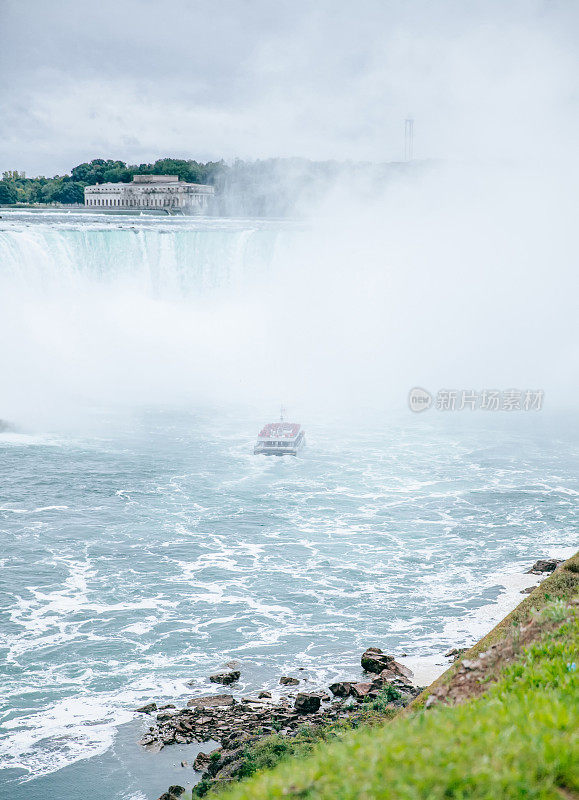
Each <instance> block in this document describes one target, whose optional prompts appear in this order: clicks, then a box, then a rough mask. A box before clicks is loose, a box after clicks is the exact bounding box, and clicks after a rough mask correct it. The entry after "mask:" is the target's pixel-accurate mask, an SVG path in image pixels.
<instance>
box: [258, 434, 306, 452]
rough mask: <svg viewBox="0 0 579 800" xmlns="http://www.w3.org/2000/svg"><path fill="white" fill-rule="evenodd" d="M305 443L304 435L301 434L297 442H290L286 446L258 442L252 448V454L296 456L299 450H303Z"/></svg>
mask: <svg viewBox="0 0 579 800" xmlns="http://www.w3.org/2000/svg"><path fill="white" fill-rule="evenodd" d="M305 444H306V438H305V436H302V437H301V439H300V440H299V441H298V442H295V443H292V444H291V445H289V446H286V447H271V446H269V445H267V444H266V443H265V442H258V443H257V444H256V445H255V447H254V448H253V455H254V456H297V454H298V453H299V452H300V450H303V448H304V446H305Z"/></svg>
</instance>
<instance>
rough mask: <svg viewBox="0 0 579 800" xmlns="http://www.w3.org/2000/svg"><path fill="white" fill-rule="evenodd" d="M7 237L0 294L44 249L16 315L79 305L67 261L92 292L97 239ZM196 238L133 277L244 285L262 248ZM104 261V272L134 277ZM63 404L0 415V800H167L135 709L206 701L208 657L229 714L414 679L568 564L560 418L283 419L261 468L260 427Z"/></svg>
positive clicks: (220, 408) (569, 432)
mask: <svg viewBox="0 0 579 800" xmlns="http://www.w3.org/2000/svg"><path fill="white" fill-rule="evenodd" d="M19 224H21V223H19V222H18V221H14V222H11V225H12V226H13V230H10V231H4V232H2V231H0V244H2V234H4V237H5V239H6V238H10V237H12V238H11V240H10V241H11V247H12V249H11V250H10V258H11V259H12V260H10V261H9V259H8V256H6V250H5V251H3V252H4V253H5V260H4V262H3V263H4V266H5V267H6V271H5V273H4V277H3V280H4V285H9V284H8V283H7V281H8V280H9V281H12V282H13V281H14V280H15V277H14V275H15V265H17V263H18V261H17V259H15V258H14V252H15V249H14V248H15V247H16V245H15V244H14V241H13V239H14V237H18V235H20V234H22V235H23V236H25V237H28V241H29V242H30V240H34V241H35V242H38V241H41V242H43V243H44V244H43V246H42V248H41V251H42V253H43V254H44V256H43V257H44V259H45V261H44V267H43V270H44V272H43V273H42V275H40V277H39V276H38V275H35V276H32V275H31V273H30V269H28V271H27V270H25V269H24V268H23V269H22V270H21V271H20V273H19V274H18V278H17V280H18V281H19V282H20V284H22V280H23V272H24V277H25V278H26V281H28V282H30V283H31V284H32V285H33V287H34V291H35V292H36V291H37V290H38V285H39V284H38V282H39V281H40V282H46V280H47V279H49V283H50V281H52V286H51V287H49V288H50V289H51V290H52V289H54V286H55V285H56V283H58V286H62V272H59V276H58V281H57V282H56V283H55V280H54V276H52V277H51V272H50V270H54V269H56V266H55V265H58V266H61V265H62V264H63V263H64V264H65V265H66V266H67V270H66V274H67V275H68V276H70V275H71V274H72V275H73V277H74V276H75V275H76V278H74V280H79V281H84V282H85V283H86V280H87V278H86V273H85V272H84V271H83V270H82V268H78V269H77V271H75V269H73V268H77V267H78V263H79V258H82V257H84V256H83V254H86V253H88V254H89V255H90V257H91V258H92V259H93V260H92V265H91V267H90V270H89V272H91V276H92V277H91V280H94V276H95V274H96V275H97V280H98V281H99V282H100V285H102V282H103V277H102V274H103V269H104V267H105V266H106V267H107V268H108V269H109V270H111V269H112V266H111V261H110V258H109V257H108V255H107V258H106V259H105V258H103V257H102V251H99V252H100V253H101V254H100V255H99V253H98V252H97V253H95V252H94V250H93V249H91V248H94V241H95V239H94V236H93V233H94V235H95V236H96V237H97V239H98V237H99V236H100V237H102V236H104V235H105V234H106V231H105V232H103V231H97V232H93V233H90V234H89V233H87V231H86V230H84V228H83V226H86V224H87V223H86V222H84V221H83V222H82V223H78V224H77V230H74V231H73V232H72V235H71V236H70V237H69V236H68V233H67V231H64V230H60V229H58V230H49V228H50V227H51V226H50V225H49V224H48V223H43V225H45V228H46V229H42V230H41V229H40V228H34V227H33V226H31V227H30V228H26V230H24V231H19V230H17V228H18V225H19ZM143 224H144V223H143ZM147 224H153V223H147ZM110 233H111V235H112V236H114V235H115V232H113V231H111V232H110ZM122 233H123V235H125V234H126V232H125V231H122ZM141 233H142V235H143V237H144V238H145V239H146V237H147V236H149V237H154V236H155V235H156V236H157V237H161V234H160V233H156V234H155V232H154V231H153V232H151V231H142V232H141ZM204 233H205V234H207V231H205V232H204ZM261 234H263V237H261ZM126 235H127V236H128V234H126ZM130 235H131V236H135V237H137V235H136V234H130ZM218 235H219V237H220V241H219V242H218V243H217V244H215V242H214V243H213V244H212V245H209V244H208V243H207V241H206V238H205V239H203V237H201V239H202V241H201V243H200V242H199V235H198V233H197V232H195V231H193V232H192V236H193V238H195V236H197V239H198V241H197V243H194V242H192V241H187V236H188V233H187V231H186V230H180V231H179V232H178V235H177V238H176V240H175V241H171V242H170V243H169V245H167V248H168V251H169V252H171V253H173V254H175V253H177V256H176V260H175V261H173V262H171V263H172V264H173V266H172V267H170V268H169V266H167V263H168V262H167V261H165V260H164V259H165V257H164V256H160V255H159V252H160V251H159V250H158V247H160V244H159V241H157V240H155V241H154V243H152V244H150V245H149V244H148V245H147V248H146V249H147V252H148V257H149V270H150V271H151V270H152V271H153V273H154V274H155V275H159V269H158V268H159V266H163V264H164V265H165V266H166V267H167V274H170V275H171V276H173V277H174V274H175V268H174V265H175V264H178V265H180V269H181V268H182V269H183V270H185V274H186V272H187V270H186V267H187V264H188V263H189V262H190V261H193V262H195V263H197V262H196V259H197V258H198V254H199V252H200V249H201V250H203V248H205V252H206V253H208V254H209V255H207V258H206V260H205V265H206V266H205V267H204V269H209V267H207V264H209V263H217V262H219V252H220V251H223V249H224V244H223V240H224V239H226V240H227V241H228V242H229V245H231V248H230V249H227V248H225V250H226V251H227V253H230V252H233V251H235V253H236V255H235V256H231V259H230V261H227V259H225V261H227V263H229V264H230V268H229V267H228V271H226V272H227V275H229V274H230V270H231V269H233V270H238V274H244V273H243V270H248V269H249V270H250V269H253V268H255V269H257V270H258V271H259V270H261V269H264V268H265V266H264V265H267V264H268V263H271V261H268V259H271V258H273V255H272V253H273V252H274V251H275V248H276V247H278V246H279V239H278V237H277V234H276V233H275V232H274V233H272V232H271V231H270V230H266V231H259V233H258V234H255V233H252V234H251V235H248V234H247V231H246V230H244V228H243V224H241V223H240V225H239V228H238V229H235V230H234V231H233V232H230V233H229V234H227V235H226V234H225V233H224V231H223V230H220V232H219V234H218ZM283 235H286V233H285V232H284V234H283ZM168 236H173V233H171V232H169V234H168ZM256 236H257V238H258V241H256ZM43 237H44V238H43ZM46 237H48V238H46ZM83 237H84V239H83ZM260 237H261V238H260ZM137 238H138V237H137ZM242 239H243V240H244V242H245V243H244V244H243V243H241V241H240V240H242ZM49 240H50V241H51V242H52V246H53V247H54V248H55V249H53V250H52V251H51V252H48V250H47V245H46V242H47V241H49ZM55 240H58V242H59V244H58V248H60V250H58V248H57V247H56V244H55ZM81 240H82V241H83V242H84V243H83V244H82V246H81V245H79V244H78V242H79V241H81ZM233 240H235V247H233V245H232V241H233ZM126 241H127V239H124V240H123V242H126ZM128 241H132V240H130V239H128ZM248 242H249V243H250V244H249V245H248ZM4 244H5V241H4ZM176 244H177V245H179V247H181V248H182V249H181V250H179V249H178V248H177V250H175V246H176ZM17 245H18V247H20V248H21V249H20V250H19V252H20V256H19V258H21V259H22V258H25V259H29V262H30V263H36V262H35V260H34V257H33V255H30V249H26V248H24V249H22V248H23V247H24V246H21V243H17ZM63 246H64V247H65V248H68V250H67V254H66V255H63V251H62V247H63ZM115 246H116V245H114V244H111V243H110V242H109V243H108V244H107V248H113V247H115ZM124 246H125V245H124V244H123V247H124ZM248 246H249V249H248ZM26 247H28V245H26ZM79 247H80V250H79V249H78V248H79ZM130 247H131V248H132V245H130ZM256 249H257V250H258V252H259V254H260V255H259V258H257V257H256V256H255V252H256ZM1 252H2V251H0V253H1ZM59 252H60V255H58V253H59ZM105 252H106V253H107V254H110V249H109V250H107V249H105ZM128 252H129V256H127V254H126V253H127V251H125V256H123V258H124V259H125V260H124V261H123V262H122V264H121V265H120V267H119V268H120V269H121V268H123V269H125V270H126V271H130V270H137V271H138V269H139V264H140V262H139V261H138V259H137V258H136V256H135V259H134V260H131V259H133V255H132V254H133V253H134V252H136V251H133V250H132V249H130V250H129V251H128ZM184 252H185V253H186V255H183V253H184ZM23 253H24V255H23ZM47 253H48V254H47ZM55 253H56V255H55ZM79 253H80V255H79ZM179 253H181V255H179ZM71 254H72V255H71ZM155 254H156V255H155ZM268 254H269V255H268ZM87 257H88V256H87ZM228 258H229V256H228ZM117 260H121V255H118V257H117ZM256 262H259V264H258V265H257V267H256V266H255V265H256ZM0 263H2V262H0ZM99 265H100V266H99ZM81 266H82V265H81ZM8 267H9V269H8ZM101 268H102V269H101ZM79 270H80V272H79ZM209 271H210V270H209ZM113 272H114V271H113ZM79 274H80V277H79ZM224 274H225V273H224ZM6 275H9V279H8V278H6ZM200 275H201V272H199V273H198V276H197V283H196V282H195V281H192V282H188V281H189V279H188V281H186V282H185V288H183V286H184V285H183V284H181V286H180V288H179V289H178V291H179V293H180V296H181V298H182V296H183V292H185V293H186V292H188V291H189V289H188V288H187V287H193V289H192V291H193V290H194V289H195V287H196V286H197V285H198V284H199V282H200V281H201V278H200V277H199V276H200ZM113 277H114V276H113ZM68 279H69V278H67V280H68ZM115 280H116V278H115ZM159 280H160V283H157V284H156V288H155V291H160V290H161V289H162V290H163V291H165V289H167V287H168V286H169V283H167V282H166V281H164V279H163V280H161V279H159ZM172 280H173V278H171V281H172ZM221 280H222V281H224V282H227V281H228V280H229V279H228V278H227V277H223V275H222V278H221ZM209 283H210V282H209ZM10 285H15V284H14V283H11V284H10ZM83 285H85V284H83ZM228 285H230V284H228ZM171 286H174V284H173V283H171ZM216 286H217V288H218V289H219V286H218V285H217V284H216ZM159 287H161V289H160V288H159ZM210 288H211V287H210ZM213 288H215V287H213ZM83 291H84V290H83ZM115 291H116V289H115ZM75 292H76V290H74V291H73V292H72V293H71V294H70V293H69V294H67V297H69V298H70V297H71V296H72V297H76V298H77V299H78V297H80V295H79V294H75ZM43 385H44V386H45V387H46V391H47V392H48V393H50V391H52V385H51V384H49V383H48V382H46V383H45V384H43ZM99 400H101V401H102V397H99ZM83 403H84V406H83V413H82V415H81V416H79V417H78V418H75V419H73V420H72V421H70V420H63V419H60V418H56V419H52V420H51V421H50V425H48V424H46V425H44V426H43V425H41V424H40V423H39V422H38V420H36V421H35V423H34V424H33V423H32V422H30V421H28V420H27V418H26V417H25V416H24V417H23V419H22V420H19V419H18V418H15V416H14V414H12V415H11V420H12V421H13V422H14V428H13V429H11V430H6V431H4V432H1V433H0V473H1V474H0V486H1V492H0V534H1V537H2V543H3V547H2V552H1V559H2V561H1V563H2V586H1V594H0V612H1V617H0V621H1V622H0V626H1V627H0V632H1V659H2V665H3V666H2V684H1V693H0V697H1V703H0V714H1V717H0V719H1V727H0V731H1V741H0V765H1V767H2V768H3V773H2V777H0V794H1V795H2V796H10V797H13V798H18V799H19V798H22V799H24V798H29V800H30V799H32V800H36V798H38V800H40V798H46V797H62V798H67V799H68V798H77V797H78V798H80V797H84V796H86V790H87V787H88V786H90V790H91V791H90V796H91V797H92V798H94V800H109V798H114V799H115V800H121V799H123V800H127V799H128V798H132V799H133V800H137V799H139V800H144V798H146V800H155V798H156V797H157V796H158V795H159V794H160V792H161V791H162V790H163V789H164V788H165V787H166V786H167V785H168V784H169V783H182V784H184V785H191V784H192V783H193V782H194V780H195V774H194V773H193V772H192V771H191V770H190V769H189V770H188V769H187V768H181V767H180V763H179V762H180V761H181V760H182V759H184V760H188V761H191V760H192V758H193V756H194V753H195V748H194V747H191V746H190V747H189V748H185V749H183V748H179V752H177V749H175V750H174V751H172V749H171V748H166V750H165V751H163V753H161V754H159V755H155V756H153V755H151V754H144V753H143V752H142V751H141V750H140V749H139V747H138V745H137V741H138V738H139V736H140V733H141V731H142V729H143V728H144V727H146V724H147V723H146V720H143V719H142V718H141V717H139V716H138V715H135V714H134V711H133V710H134V708H135V707H137V706H138V705H140V704H142V703H144V702H147V701H150V700H151V699H156V700H161V701H163V700H164V701H166V702H171V701H177V702H179V701H184V700H185V699H186V698H187V697H190V696H192V695H194V694H201V693H206V692H207V691H209V690H210V689H211V688H212V685H211V684H210V683H209V682H208V680H207V678H208V675H209V674H210V673H211V672H212V671H214V670H215V669H216V668H218V667H220V666H222V665H223V663H224V662H226V661H228V660H230V659H232V658H236V659H238V660H239V661H240V662H241V665H242V666H241V672H242V678H241V681H240V684H239V687H238V688H237V689H236V693H238V694H239V695H240V696H243V695H246V694H248V693H249V692H252V691H254V690H256V689H258V688H270V689H275V687H276V686H277V683H278V680H279V676H280V675H282V674H287V673H290V674H291V673H292V671H293V670H296V669H297V668H298V667H304V668H305V670H304V675H305V676H306V677H307V679H308V680H309V681H310V685H311V686H319V685H327V684H328V683H329V682H331V681H332V680H333V679H335V678H337V677H344V676H351V675H353V674H356V673H357V670H359V655H360V653H361V651H362V650H363V649H365V648H366V647H368V646H371V645H378V646H380V647H382V648H383V649H385V650H388V651H393V652H396V653H402V652H406V653H407V654H408V655H409V656H410V657H432V656H438V655H439V654H440V653H442V652H444V651H445V650H446V649H448V647H450V646H454V645H457V644H458V645H461V644H464V643H468V642H469V641H473V640H474V639H475V638H477V633H480V630H481V627H480V626H481V625H482V626H483V628H484V625H489V620H490V619H491V618H492V614H493V611H492V609H493V608H494V609H495V610H496V609H500V608H504V607H505V603H506V606H507V607H508V606H509V604H510V606H512V605H514V604H515V603H516V602H517V600H518V598H520V595H518V590H516V591H515V592H514V593H513V592H511V593H510V594H509V585H510V584H509V580H508V577H509V576H510V575H511V574H513V573H516V572H522V571H523V570H524V569H525V568H528V566H529V564H530V563H532V561H533V560H534V559H535V558H537V557H540V556H543V555H565V554H566V553H567V552H569V549H570V548H573V547H574V546H576V541H577V527H576V523H577V517H576V503H577V494H578V486H577V473H578V470H577V467H578V462H579V435H578V432H577V427H576V426H575V424H574V422H573V421H572V420H571V419H569V418H567V417H565V416H556V415H554V414H549V413H547V412H541V413H538V414H534V415H524V414H521V415H518V416H513V415H511V416H507V417H505V416H504V415H492V414H491V415H487V416H486V417H485V416H484V415H483V416H482V417H481V416H480V415H479V416H476V415H468V416H465V415H460V414H455V415H452V414H451V415H444V414H438V415H437V414H436V413H435V412H433V413H432V415H431V416H428V415H424V416H413V415H412V414H410V412H403V411H399V412H392V413H378V412H377V411H371V410H365V411H364V413H363V414H359V415H356V414H352V413H351V412H350V411H348V412H346V411H344V412H343V413H339V412H338V411H336V410H334V411H333V413H332V414H324V413H320V411H319V410H318V409H311V410H309V411H308V409H307V408H306V407H305V406H302V407H301V408H300V420H299V421H301V422H302V423H303V424H304V426H305V428H306V431H307V440H308V444H307V447H306V449H305V450H304V452H303V455H302V456H301V457H299V458H288V459H269V460H268V459H266V458H263V457H261V458H256V457H254V456H253V455H252V448H253V442H254V438H255V436H256V434H257V432H258V430H259V429H260V427H261V426H262V425H263V423H264V422H266V421H268V419H269V416H272V414H271V408H270V406H268V407H267V409H266V411H264V409H263V408H261V407H258V406H257V405H252V404H248V403H247V402H244V403H242V402H236V401H235V398H231V399H230V400H225V399H224V400H223V402H221V403H220V404H216V403H211V404H207V403H204V402H200V401H199V402H195V401H193V400H191V399H186V400H185V399H183V398H181V399H180V402H179V403H178V404H168V403H148V404H141V405H140V406H139V407H136V406H135V405H134V404H132V403H126V404H124V405H123V406H122V407H121V408H118V407H117V408H115V407H112V406H107V405H106V404H104V403H103V402H99V403H98V404H97V403H95V404H93V405H87V403H86V394H83ZM1 416H4V415H3V414H2V413H0V417H1ZM501 603H503V605H502V606H501ZM190 681H192V682H193V685H192V687H187V686H186V683H187V682H190Z"/></svg>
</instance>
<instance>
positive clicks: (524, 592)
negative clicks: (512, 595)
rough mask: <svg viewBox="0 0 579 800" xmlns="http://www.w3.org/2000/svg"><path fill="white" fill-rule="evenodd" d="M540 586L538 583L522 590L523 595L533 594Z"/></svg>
mask: <svg viewBox="0 0 579 800" xmlns="http://www.w3.org/2000/svg"><path fill="white" fill-rule="evenodd" d="M538 585H539V584H538V583H536V584H535V585H534V586H527V588H526V589H521V594H531V592H533V591H534V590H535V589H536V588H537V586H538Z"/></svg>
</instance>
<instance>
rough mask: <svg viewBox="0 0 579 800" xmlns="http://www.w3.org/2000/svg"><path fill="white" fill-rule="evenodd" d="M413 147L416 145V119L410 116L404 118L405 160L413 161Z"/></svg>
mask: <svg viewBox="0 0 579 800" xmlns="http://www.w3.org/2000/svg"><path fill="white" fill-rule="evenodd" d="M413 147H414V120H413V119H411V118H408V119H405V120H404V161H412V150H413Z"/></svg>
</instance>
